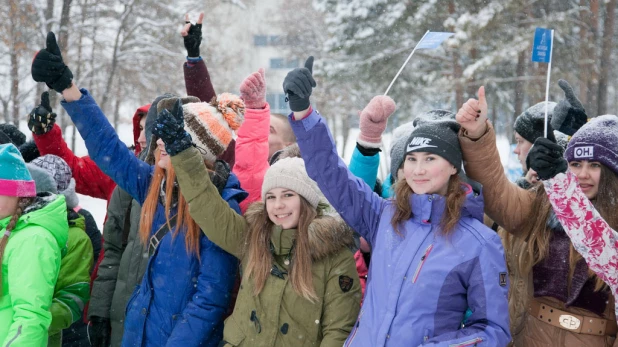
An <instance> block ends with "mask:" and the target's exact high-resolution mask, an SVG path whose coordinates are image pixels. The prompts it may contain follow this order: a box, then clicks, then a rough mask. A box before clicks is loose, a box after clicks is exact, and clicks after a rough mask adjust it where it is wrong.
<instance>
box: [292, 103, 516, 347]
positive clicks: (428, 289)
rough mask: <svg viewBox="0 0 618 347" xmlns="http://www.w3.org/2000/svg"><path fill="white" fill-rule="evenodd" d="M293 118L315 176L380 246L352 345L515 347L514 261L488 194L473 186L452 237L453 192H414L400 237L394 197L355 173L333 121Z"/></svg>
mask: <svg viewBox="0 0 618 347" xmlns="http://www.w3.org/2000/svg"><path fill="white" fill-rule="evenodd" d="M290 122H291V123H292V128H293V130H294V133H295V134H296V138H297V140H298V144H299V146H300V150H301V154H302V157H303V159H304V161H305V165H306V168H307V172H308V174H309V176H310V177H311V178H312V179H314V180H315V181H316V182H317V183H318V185H319V187H320V189H321V191H322V192H323V193H324V195H325V196H326V198H327V199H328V201H329V202H330V203H331V204H332V205H333V207H334V208H335V209H336V210H337V212H339V214H340V215H341V216H342V217H343V219H344V220H345V221H346V222H347V223H348V224H349V225H350V226H351V227H352V228H353V229H354V230H355V231H357V232H358V233H359V234H360V235H361V236H363V237H364V238H365V239H366V240H367V241H368V242H369V243H370V244H371V246H372V247H371V249H372V257H371V264H370V268H369V277H368V280H367V289H366V293H365V299H364V303H363V307H362V309H361V311H360V313H359V316H358V320H357V323H356V324H355V326H354V329H353V330H352V332H351V334H350V336H349V337H348V339H347V341H346V343H345V345H344V346H346V347H347V346H420V345H432V346H492V347H495V346H506V345H507V344H508V343H509V341H510V340H511V335H510V332H509V312H508V303H507V293H508V276H507V269H506V261H505V258H504V251H503V248H502V243H501V242H500V238H499V237H498V235H497V234H496V233H494V232H493V231H492V230H491V229H489V228H487V227H485V226H484V225H483V223H482V220H483V198H482V194H478V193H475V192H473V191H472V189H468V194H467V198H466V203H465V206H464V208H463V210H462V213H461V219H460V221H459V223H458V225H457V226H456V227H455V229H454V230H453V232H452V233H451V235H450V236H449V237H448V238H445V237H443V236H441V235H440V232H439V231H440V227H439V223H440V220H441V217H442V214H443V212H444V208H445V203H444V202H445V199H444V197H442V196H439V195H418V194H414V195H412V197H411V198H410V203H411V204H412V210H413V217H412V218H411V219H410V220H408V221H407V222H406V223H405V224H404V225H403V227H404V228H403V229H404V231H403V233H402V234H403V236H400V235H398V234H397V233H395V232H394V230H393V228H392V227H391V224H390V221H391V217H392V215H393V212H394V209H395V206H394V204H393V202H392V201H391V200H384V199H382V198H381V197H379V196H378V195H377V194H375V193H374V192H373V190H372V189H371V188H370V187H369V186H367V184H365V183H364V182H363V181H362V180H361V179H359V178H357V177H355V176H354V175H353V174H352V173H351V172H350V171H349V170H348V169H347V167H346V166H345V164H344V163H343V161H342V160H341V158H339V156H338V155H337V150H336V147H335V144H334V141H333V139H332V136H331V134H330V132H329V130H328V128H327V126H326V122H325V121H324V119H323V118H322V117H321V116H320V115H319V114H318V113H317V112H316V111H313V112H312V113H311V114H310V115H309V116H307V117H306V118H304V119H303V120H300V121H294V120H293V116H292V115H290ZM467 188H469V187H467ZM468 307H469V308H470V309H471V310H472V315H471V316H470V317H469V318H468V319H467V321H466V325H465V327H462V326H461V322H462V319H463V318H464V314H465V312H466V309H467V308H468Z"/></svg>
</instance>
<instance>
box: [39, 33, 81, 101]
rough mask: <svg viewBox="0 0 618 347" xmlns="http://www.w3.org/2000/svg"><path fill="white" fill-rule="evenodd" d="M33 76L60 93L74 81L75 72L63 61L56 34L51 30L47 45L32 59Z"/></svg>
mask: <svg viewBox="0 0 618 347" xmlns="http://www.w3.org/2000/svg"><path fill="white" fill-rule="evenodd" d="M32 78H33V79H34V80H35V81H37V82H45V84H47V86H48V87H49V88H51V89H53V90H55V91H57V92H58V93H62V91H63V90H65V89H67V88H68V87H70V86H71V83H72V82H73V73H72V72H71V70H70V69H69V68H68V67H67V66H66V65H65V64H64V62H63V61H62V53H60V47H58V43H57V42H56V35H54V33H53V32H51V31H50V32H49V33H48V34H47V45H46V47H45V48H44V49H42V50H40V51H39V52H38V53H37V54H36V55H35V56H34V59H33V60H32Z"/></svg>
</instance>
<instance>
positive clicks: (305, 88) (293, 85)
mask: <svg viewBox="0 0 618 347" xmlns="http://www.w3.org/2000/svg"><path fill="white" fill-rule="evenodd" d="M312 74H313V56H310V57H309V58H307V61H305V67H298V68H296V69H294V70H292V71H290V72H288V75H287V76H285V79H284V80H283V92H284V93H285V94H287V95H288V101H289V104H290V109H291V110H292V111H294V112H299V111H304V110H306V109H308V108H309V106H311V102H309V97H310V96H311V92H312V90H313V88H315V86H316V84H315V80H314V79H313V75H312Z"/></svg>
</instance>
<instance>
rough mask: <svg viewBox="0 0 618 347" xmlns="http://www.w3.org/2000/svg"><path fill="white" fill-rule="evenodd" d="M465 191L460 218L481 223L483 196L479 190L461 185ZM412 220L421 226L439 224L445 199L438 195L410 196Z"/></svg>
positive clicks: (444, 206)
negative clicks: (469, 218) (471, 219)
mask: <svg viewBox="0 0 618 347" xmlns="http://www.w3.org/2000/svg"><path fill="white" fill-rule="evenodd" d="M462 188H463V189H465V190H466V201H465V203H464V206H463V208H462V211H461V217H472V218H475V219H477V220H479V221H481V222H482V221H483V208H484V202H483V194H482V192H481V188H480V187H479V188H478V190H476V189H472V187H471V186H470V185H469V184H463V185H462ZM410 204H412V220H413V221H415V222H417V223H421V224H432V225H437V224H440V221H441V220H442V215H443V214H444V210H445V208H446V198H445V197H444V196H441V195H438V194H412V195H411V196H410Z"/></svg>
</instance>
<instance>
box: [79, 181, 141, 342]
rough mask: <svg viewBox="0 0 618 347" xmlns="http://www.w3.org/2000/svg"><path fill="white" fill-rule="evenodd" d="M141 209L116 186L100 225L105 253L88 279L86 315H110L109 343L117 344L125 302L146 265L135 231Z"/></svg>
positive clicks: (108, 316) (106, 316) (129, 196)
mask: <svg viewBox="0 0 618 347" xmlns="http://www.w3.org/2000/svg"><path fill="white" fill-rule="evenodd" d="M141 211H142V208H141V206H140V205H139V203H138V202H137V201H135V200H133V198H132V197H131V195H129V193H127V192H125V191H124V190H122V189H120V188H119V187H116V189H114V192H113V193H112V197H111V199H110V201H109V206H108V207H107V221H106V222H105V225H104V226H103V237H104V238H105V243H104V244H103V247H104V249H105V255H104V257H103V260H102V261H101V264H100V265H99V272H98V275H97V278H96V279H95V280H94V282H93V283H92V292H91V294H90V305H89V307H88V317H89V318H90V317H93V316H98V317H103V318H109V319H110V323H111V327H112V337H111V346H112V347H119V346H120V344H121V342H122V335H123V333H124V316H125V311H126V307H127V303H128V301H129V299H130V298H131V295H133V291H134V290H135V287H136V286H137V285H138V284H140V282H141V281H142V277H143V276H144V272H145V271H146V265H148V259H149V256H148V249H147V248H146V246H144V244H142V243H141V242H140V240H139V235H138V232H139V219H140V216H141Z"/></svg>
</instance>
